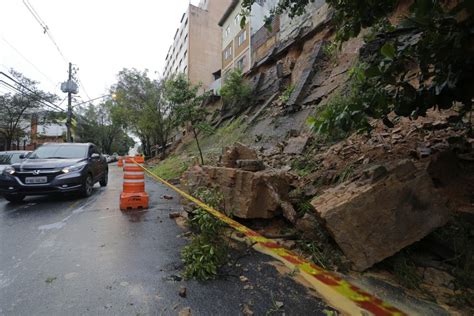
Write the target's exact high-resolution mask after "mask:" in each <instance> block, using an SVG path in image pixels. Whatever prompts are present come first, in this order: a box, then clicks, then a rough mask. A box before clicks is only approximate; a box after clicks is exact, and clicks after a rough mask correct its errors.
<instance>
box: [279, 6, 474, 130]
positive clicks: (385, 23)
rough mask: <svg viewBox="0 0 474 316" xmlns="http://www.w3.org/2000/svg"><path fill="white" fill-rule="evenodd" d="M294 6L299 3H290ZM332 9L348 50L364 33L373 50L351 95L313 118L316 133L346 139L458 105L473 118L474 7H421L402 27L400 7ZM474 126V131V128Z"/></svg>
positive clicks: (364, 57) (365, 58) (367, 50)
mask: <svg viewBox="0 0 474 316" xmlns="http://www.w3.org/2000/svg"><path fill="white" fill-rule="evenodd" d="M293 2H295V3H296V2H299V1H289V3H293ZM285 3H286V4H288V2H286V1H285ZM327 3H328V4H329V5H330V6H331V7H332V8H333V9H334V12H335V14H334V18H333V23H334V24H335V25H336V29H337V30H338V31H337V34H336V40H337V41H339V42H340V43H341V42H343V41H346V40H348V39H350V38H352V37H356V36H358V35H359V33H360V31H361V30H362V29H363V28H369V27H370V28H371V29H372V30H371V32H370V33H369V34H368V35H367V36H365V40H366V41H367V45H366V47H364V48H363V49H362V51H361V61H362V63H360V64H359V65H358V67H359V69H357V73H356V77H357V78H356V79H357V80H356V82H353V83H352V84H351V89H350V90H351V91H350V92H348V93H341V94H340V96H338V97H335V98H334V100H332V101H331V102H329V104H328V105H327V106H326V107H325V108H324V109H322V111H321V112H320V113H318V115H317V117H314V118H311V119H310V121H309V124H310V125H311V126H312V127H313V129H314V130H315V131H316V132H318V133H322V134H336V136H337V137H341V136H342V137H343V136H344V135H345V134H347V132H348V131H351V130H354V129H358V128H359V127H363V128H364V129H367V128H368V126H367V124H366V121H367V118H376V119H382V120H383V122H384V123H385V125H387V126H388V127H392V126H393V125H394V124H393V122H391V121H390V120H389V119H388V114H389V113H390V112H392V111H393V112H394V113H395V114H397V115H399V116H405V117H410V118H414V119H416V118H417V117H418V116H424V115H426V112H427V110H429V109H432V108H437V109H449V108H452V107H453V106H455V105H456V110H457V112H458V114H459V117H460V118H462V117H463V116H465V115H466V113H469V112H470V111H471V109H472V100H473V97H474V91H473V89H472V88H471V87H470V85H469V84H468V83H470V82H473V80H474V71H473V69H474V54H472V28H473V26H474V2H472V1H468V0H464V1H463V0H461V1H452V2H443V1H431V0H415V1H413V3H412V4H411V6H410V8H409V12H408V14H407V15H406V16H405V17H403V20H402V21H401V22H400V23H399V24H397V25H393V24H391V23H390V20H389V19H388V18H389V17H390V16H391V15H392V14H393V12H394V10H395V9H396V8H397V7H398V5H399V4H400V3H401V1H399V0H383V1H374V0H363V1H352V0H328V1H327ZM326 121H327V122H326ZM470 124H471V123H467V125H466V128H467V129H472V126H471V125H470ZM334 130H335V131H334Z"/></svg>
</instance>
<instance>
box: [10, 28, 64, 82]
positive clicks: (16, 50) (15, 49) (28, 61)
mask: <svg viewBox="0 0 474 316" xmlns="http://www.w3.org/2000/svg"><path fill="white" fill-rule="evenodd" d="M1 39H2V41H4V42H5V43H6V44H7V45H8V46H10V48H12V49H13V50H14V51H15V52H16V53H17V54H18V55H19V56H20V57H21V58H23V59H24V60H25V61H26V62H27V63H29V64H30V65H31V66H33V67H34V68H35V69H36V71H38V72H39V73H40V74H41V75H42V76H43V77H44V78H46V79H48V81H49V82H50V83H51V84H52V85H53V86H54V87H56V84H55V83H54V82H53V80H51V78H49V77H48V76H47V75H45V74H44V72H42V71H41V70H40V69H39V68H38V67H37V66H36V65H35V64H33V63H32V62H31V61H30V60H29V59H28V58H26V57H25V55H23V54H22V53H21V52H20V51H19V50H18V49H17V48H16V47H15V46H13V45H12V44H11V43H10V42H8V41H7V40H6V39H5V38H4V37H3V36H2V37H1Z"/></svg>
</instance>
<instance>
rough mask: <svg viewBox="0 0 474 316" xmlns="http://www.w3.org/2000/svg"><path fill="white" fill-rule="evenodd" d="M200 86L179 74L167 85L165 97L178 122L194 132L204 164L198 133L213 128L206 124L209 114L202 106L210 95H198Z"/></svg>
mask: <svg viewBox="0 0 474 316" xmlns="http://www.w3.org/2000/svg"><path fill="white" fill-rule="evenodd" d="M199 89H200V86H199V85H193V84H191V83H190V82H189V80H188V79H187V78H186V77H185V76H184V75H183V74H179V75H178V76H176V77H175V78H172V79H170V80H168V81H166V83H165V96H166V99H167V100H168V101H170V102H171V104H172V107H173V111H174V112H175V115H176V122H177V123H178V124H181V126H188V127H189V128H190V129H191V131H192V132H193V136H194V140H195V141H196V145H197V148H198V151H199V156H200V158H201V163H202V164H204V157H203V155H202V150H201V146H200V144H199V139H198V131H204V132H209V131H210V129H211V127H210V126H209V124H207V123H206V115H207V112H206V111H205V109H203V107H202V104H203V102H204V100H205V99H206V98H207V97H208V96H209V93H203V94H201V95H199V94H198V91H199Z"/></svg>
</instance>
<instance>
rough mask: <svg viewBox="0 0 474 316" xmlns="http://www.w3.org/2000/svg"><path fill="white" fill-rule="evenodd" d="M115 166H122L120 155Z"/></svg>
mask: <svg viewBox="0 0 474 316" xmlns="http://www.w3.org/2000/svg"><path fill="white" fill-rule="evenodd" d="M117 166H118V167H120V168H122V167H123V158H122V157H121V156H120V157H118V162H117Z"/></svg>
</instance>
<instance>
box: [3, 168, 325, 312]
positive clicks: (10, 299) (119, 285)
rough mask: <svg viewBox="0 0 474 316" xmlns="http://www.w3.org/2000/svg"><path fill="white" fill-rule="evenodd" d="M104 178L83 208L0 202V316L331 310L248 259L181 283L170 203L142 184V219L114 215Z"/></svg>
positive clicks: (111, 190)
mask: <svg viewBox="0 0 474 316" xmlns="http://www.w3.org/2000/svg"><path fill="white" fill-rule="evenodd" d="M109 177H110V178H109V186H108V187H107V188H100V187H99V186H98V184H96V186H95V192H94V194H93V196H92V197H90V198H89V199H80V198H77V197H74V196H65V197H28V198H27V199H26V200H25V202H24V203H22V204H11V203H8V202H7V201H6V200H4V199H3V198H0V315H103V314H106V315H177V314H178V312H179V311H180V310H182V309H183V308H185V307H189V308H190V309H191V311H192V315H242V311H243V309H244V307H245V305H247V306H248V308H249V309H250V310H252V311H253V312H254V315H268V314H273V315H281V314H283V313H284V314H286V315H323V314H324V311H325V310H331V308H329V307H327V306H325V304H324V303H323V302H321V301H320V300H319V299H317V298H315V296H314V295H312V294H311V293H310V290H308V289H307V288H305V287H303V286H301V285H299V284H298V283H296V282H295V281H294V280H292V279H291V278H290V277H289V276H285V275H282V274H280V273H278V272H277V270H276V269H275V268H274V267H273V265H271V264H270V260H271V259H270V258H268V257H266V256H264V255H261V254H258V253H256V252H254V251H250V252H249V253H248V254H247V255H245V256H242V253H241V252H239V251H235V253H234V256H236V257H238V258H239V259H238V261H237V263H236V265H233V266H228V267H226V268H225V269H224V275H223V276H221V277H219V278H218V279H217V280H214V281H209V282H196V281H185V280H181V278H180V277H179V275H180V272H181V271H182V263H181V261H180V250H181V248H182V247H183V246H184V245H185V244H186V243H187V242H188V241H187V240H186V238H185V237H183V232H184V231H183V229H182V228H180V227H179V226H178V225H177V224H176V223H175V221H174V220H171V219H170V218H169V216H168V214H169V213H170V212H173V211H177V210H180V205H179V201H178V198H177V196H176V195H175V194H174V193H173V192H171V190H169V189H167V188H166V187H164V186H162V185H160V184H157V183H156V182H154V181H153V180H151V179H147V182H146V187H147V192H148V193H149V195H150V209H149V210H147V211H132V212H127V213H122V212H121V211H120V210H119V208H118V205H119V204H118V203H119V194H120V191H121V183H122V182H121V171H120V170H119V169H118V168H117V167H116V166H113V165H111V166H110V175H109ZM164 194H167V195H171V196H173V197H174V199H172V200H166V199H161V196H163V195H164ZM241 275H244V276H245V277H246V278H248V282H242V281H241V280H240V276H241ZM181 287H185V288H186V290H187V296H186V297H185V298H183V297H180V296H179V295H178V292H179V290H180V288H181Z"/></svg>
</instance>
